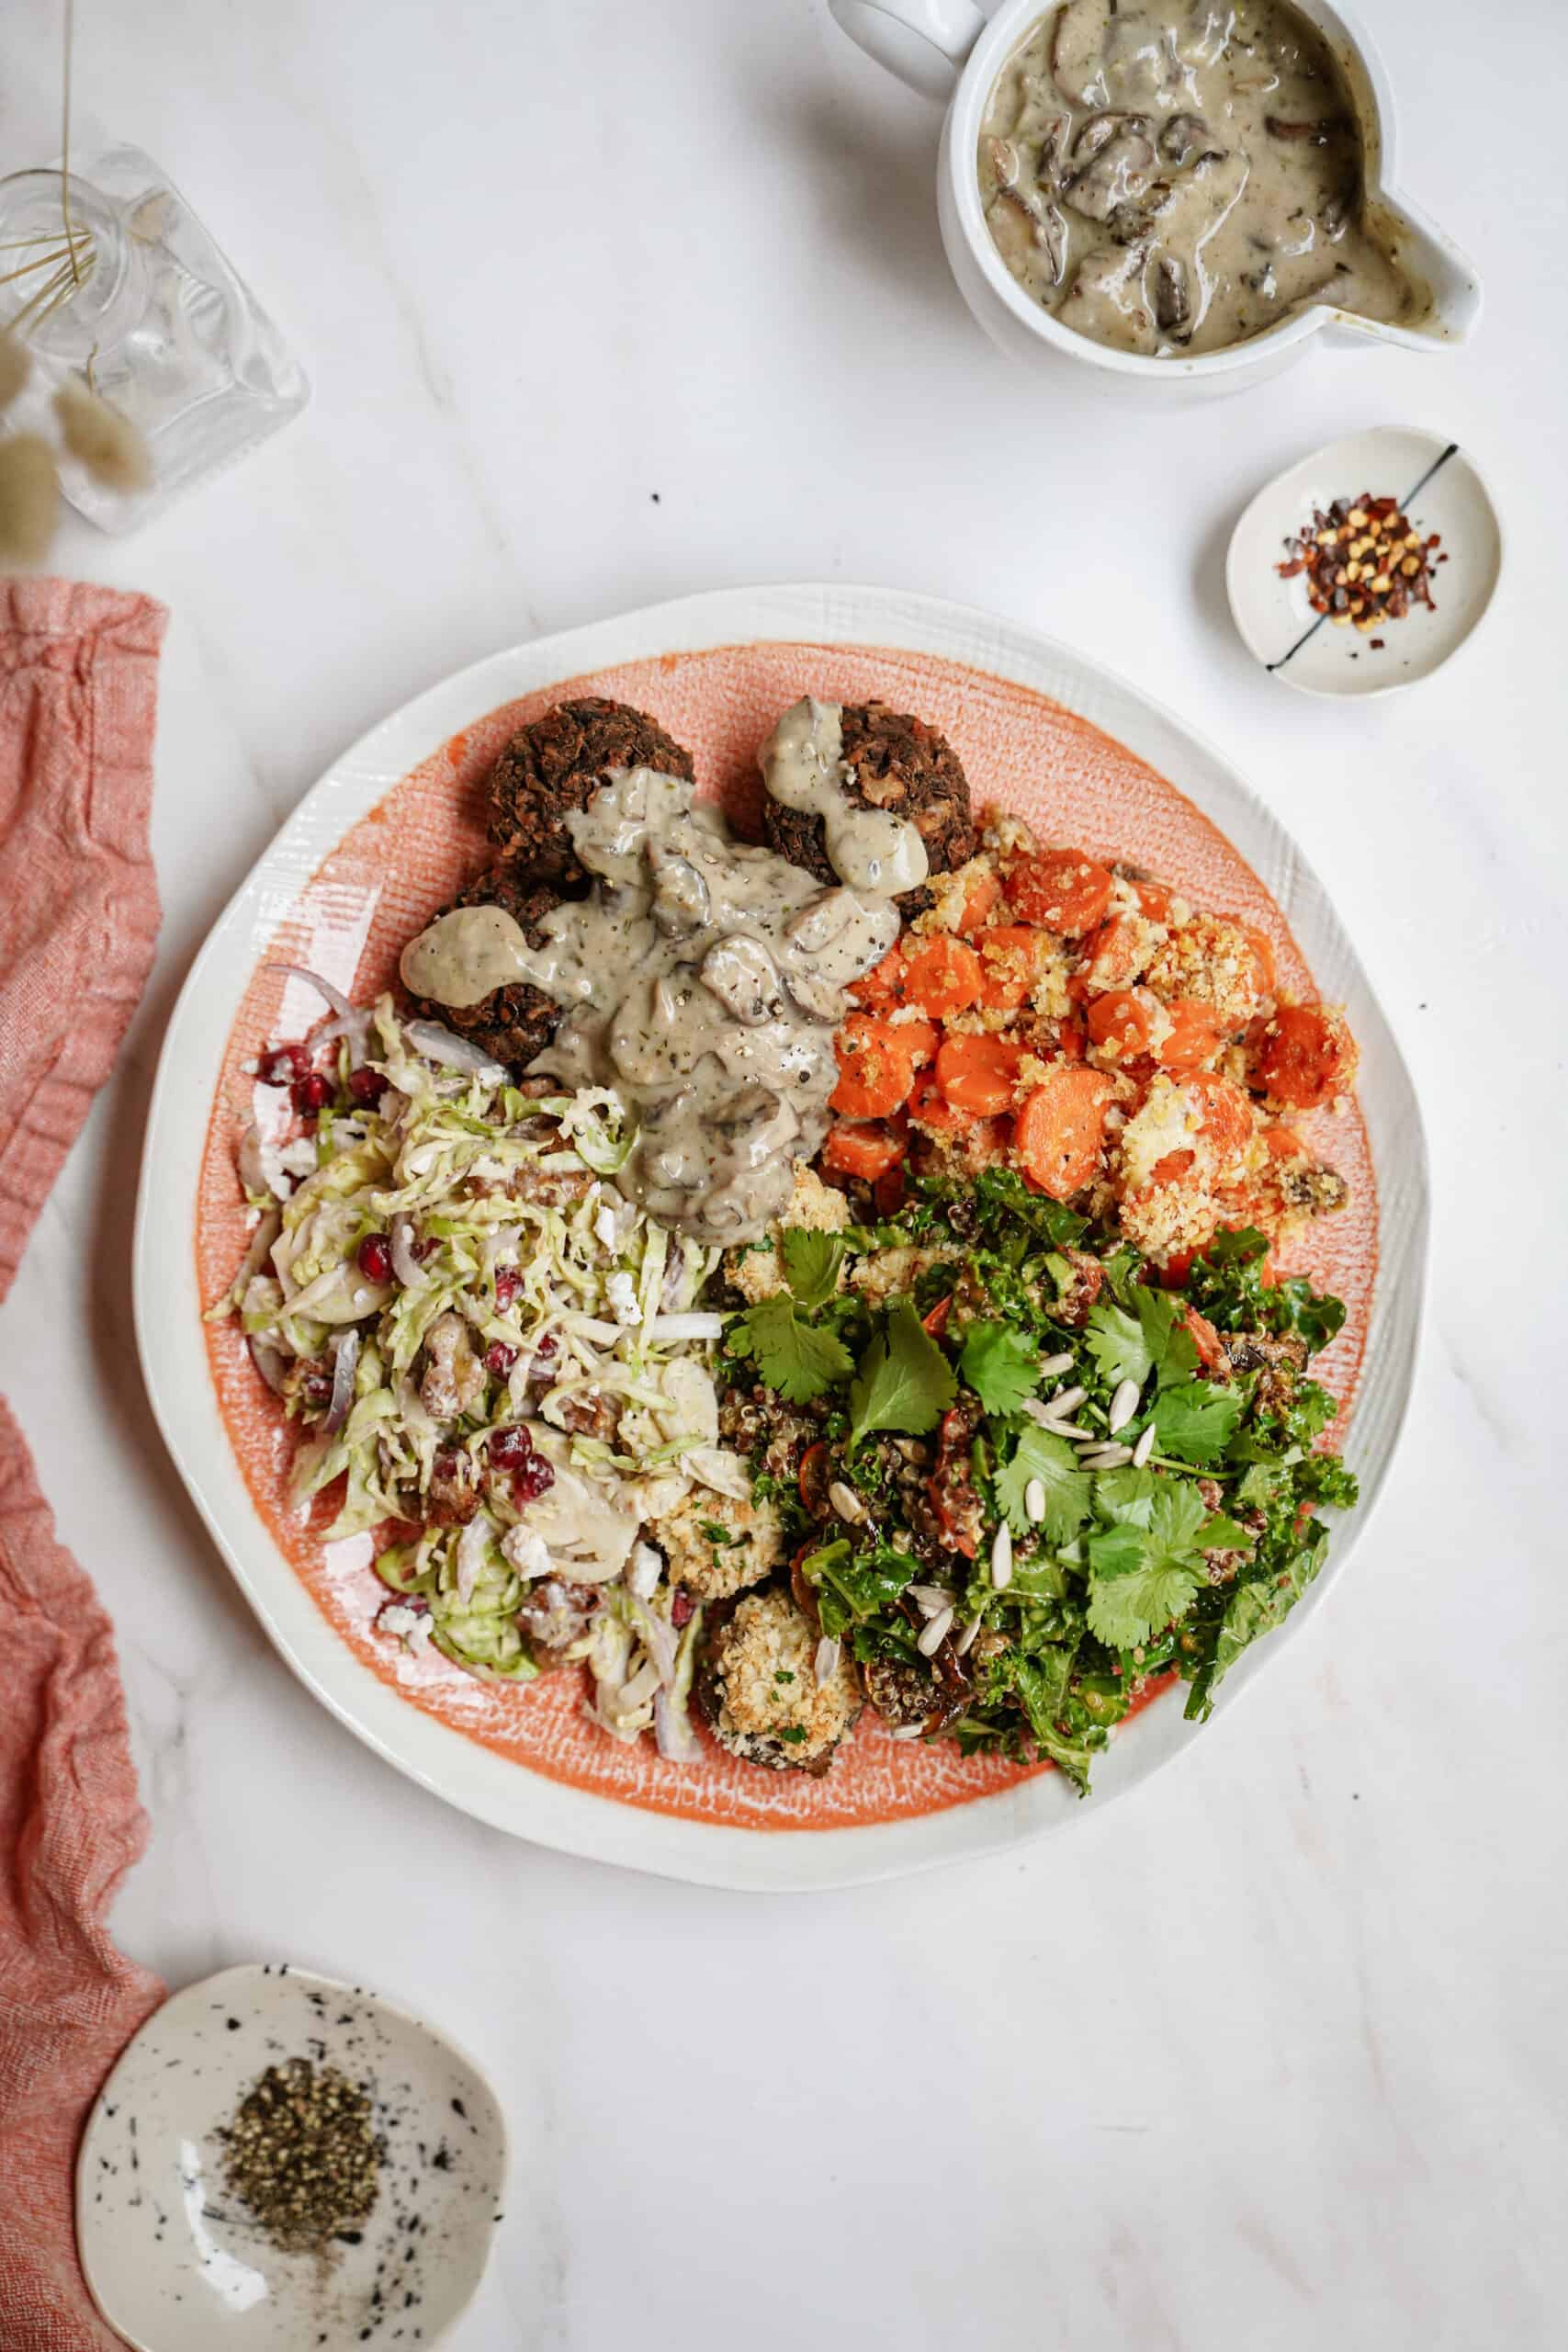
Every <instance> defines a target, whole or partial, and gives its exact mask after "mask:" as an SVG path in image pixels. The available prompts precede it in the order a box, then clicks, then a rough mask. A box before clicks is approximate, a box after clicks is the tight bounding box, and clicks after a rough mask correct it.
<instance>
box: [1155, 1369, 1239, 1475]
mask: <svg viewBox="0 0 1568 2352" xmlns="http://www.w3.org/2000/svg"><path fill="white" fill-rule="evenodd" d="M1243 1402H1244V1400H1243V1398H1242V1397H1238V1396H1237V1395H1236V1393H1235V1389H1234V1388H1222V1387H1220V1386H1219V1385H1218V1384H1217V1383H1216V1382H1214V1381H1212V1380H1190V1381H1189V1382H1188V1383H1187V1385H1185V1386H1184V1387H1181V1388H1162V1389H1161V1390H1160V1393H1159V1395H1158V1397H1156V1400H1155V1411H1154V1422H1155V1442H1156V1444H1157V1446H1158V1447H1159V1450H1160V1452H1161V1453H1173V1454H1175V1455H1176V1456H1177V1457H1178V1458H1179V1460H1180V1461H1182V1462H1198V1463H1205V1462H1213V1461H1216V1460H1217V1459H1218V1457H1219V1456H1220V1455H1221V1454H1222V1453H1224V1450H1225V1447H1226V1445H1227V1444H1228V1443H1229V1442H1230V1440H1231V1439H1232V1438H1233V1437H1234V1436H1235V1427H1236V1423H1237V1422H1238V1421H1239V1420H1240V1419H1241V1414H1242V1405H1243Z"/></svg>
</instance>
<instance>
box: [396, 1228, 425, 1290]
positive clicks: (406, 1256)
mask: <svg viewBox="0 0 1568 2352" xmlns="http://www.w3.org/2000/svg"><path fill="white" fill-rule="evenodd" d="M389 1239H390V1241H391V1244H392V1272H393V1273H394V1274H396V1276H397V1278H398V1280H399V1282H400V1283H401V1284H402V1286H403V1288H404V1289H405V1290H423V1288H424V1286H425V1283H427V1282H428V1281H429V1280H430V1276H429V1275H428V1274H427V1273H426V1272H425V1271H424V1268H423V1266H422V1265H421V1264H420V1262H419V1260H418V1259H417V1258H416V1257H415V1256H414V1254H413V1219H412V1216H395V1217H394V1218H393V1219H392V1224H391V1231H390V1234H389Z"/></svg>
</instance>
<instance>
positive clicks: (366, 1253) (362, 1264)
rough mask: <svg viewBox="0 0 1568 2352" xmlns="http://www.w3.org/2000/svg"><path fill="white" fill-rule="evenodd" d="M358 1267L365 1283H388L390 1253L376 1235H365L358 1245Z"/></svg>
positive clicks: (384, 1243)
mask: <svg viewBox="0 0 1568 2352" xmlns="http://www.w3.org/2000/svg"><path fill="white" fill-rule="evenodd" d="M358 1266H359V1271H360V1272H361V1273H362V1274H363V1275H364V1276H365V1279H366V1281H367V1282H371V1283H389V1282H390V1281H391V1279H392V1252H391V1250H390V1248H389V1245H388V1244H387V1243H386V1242H385V1241H384V1240H383V1239H382V1238H381V1236H380V1235H379V1234H378V1233H367V1235H366V1237H365V1238H364V1240H363V1241H362V1242H361V1243H360V1245H359V1251H358Z"/></svg>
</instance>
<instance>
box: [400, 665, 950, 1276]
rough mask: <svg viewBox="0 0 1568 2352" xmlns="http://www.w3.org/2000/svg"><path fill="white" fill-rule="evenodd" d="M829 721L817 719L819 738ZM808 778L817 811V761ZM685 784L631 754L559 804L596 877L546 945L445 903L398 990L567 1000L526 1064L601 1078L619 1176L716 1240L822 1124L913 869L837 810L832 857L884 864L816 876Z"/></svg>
mask: <svg viewBox="0 0 1568 2352" xmlns="http://www.w3.org/2000/svg"><path fill="white" fill-rule="evenodd" d="M796 707H797V708H799V707H800V706H796ZM816 708H818V710H821V711H824V712H826V711H828V710H829V709H830V706H828V705H818V706H816ZM793 716H794V714H793V713H791V714H786V717H789V718H793ZM803 731H804V732H805V733H807V734H809V733H810V731H811V728H810V722H809V721H807V722H805V723H804V729H803ZM831 735H832V729H831V727H826V726H825V730H824V734H823V741H824V742H827V741H831ZM813 756H814V755H813ZM804 758H805V754H803V759H804ZM802 774H803V775H804V774H805V768H804V767H803V769H802ZM801 788H802V789H805V788H806V786H805V785H804V784H803V785H802V786H801ZM819 788H820V793H821V806H822V807H823V809H824V810H826V809H827V808H828V803H829V797H830V796H831V795H832V794H833V792H834V791H835V790H836V785H835V779H834V776H833V774H832V770H831V767H830V766H829V767H826V768H824V769H823V770H822V771H821V775H820V780H819ZM812 789H813V790H817V789H818V786H812ZM693 790H694V787H693V786H691V785H689V784H684V783H682V782H681V781H680V780H679V779H678V778H677V777H674V776H667V775H658V774H657V773H656V772H655V771H654V770H652V769H650V768H634V769H632V770H629V771H627V772H625V773H623V774H620V775H615V776H613V777H612V778H611V780H610V782H609V783H608V784H606V785H604V786H601V787H600V789H599V791H598V792H596V793H595V794H594V796H593V798H592V801H591V802H590V804H589V806H588V807H587V809H583V810H581V811H580V812H576V811H574V812H573V813H572V814H570V816H569V817H568V818H567V820H566V821H567V825H568V828H569V829H570V833H571V839H572V843H573V846H574V847H575V849H576V851H577V854H578V857H579V859H580V860H581V863H582V865H584V866H585V867H586V868H587V870H588V871H589V873H590V874H592V876H594V877H595V879H594V881H593V884H592V889H591V891H590V894H589V896H588V897H587V898H586V899H577V900H572V901H569V902H568V903H566V904H564V905H562V906H559V907H558V908H556V909H555V910H553V911H552V912H551V913H550V914H548V915H547V916H546V917H545V918H544V921H543V922H542V924H541V925H540V926H539V928H540V931H541V932H542V934H543V942H544V944H543V945H542V946H540V947H537V948H534V947H530V945H529V944H528V942H527V940H526V939H525V936H524V934H523V932H522V930H521V928H520V927H519V925H518V924H517V923H516V922H514V921H513V918H512V917H511V916H510V915H509V914H507V913H506V912H505V911H504V910H502V908H500V907H468V908H460V909H458V910H456V911H454V912H453V913H450V914H446V915H441V916H439V917H437V919H436V921H435V922H433V923H431V924H430V925H429V926H428V928H427V929H426V930H424V931H423V932H422V933H420V934H419V936H418V938H416V939H413V940H411V941H410V943H409V944H408V946H407V947H406V948H405V949H404V951H403V956H402V962H401V967H400V969H401V973H402V978H403V984H404V986H405V987H406V988H408V989H411V990H412V992H413V993H415V994H416V995H420V996H423V997H428V998H430V999H432V1000H434V1001H436V1002H439V1003H444V1004H459V1005H460V1004H474V1003H477V1002H478V1001H479V998H480V997H481V996H486V995H488V994H489V993H490V991H491V989H493V988H500V987H502V986H503V985H505V984H506V983H508V982H512V981H519V980H521V981H525V982H527V983H528V984H529V985H530V986H532V987H534V988H536V989H542V990H543V991H544V992H545V994H546V995H547V996H552V997H554V998H555V999H556V1001H557V1002H558V1003H560V1004H563V1005H565V1006H566V1007H567V1008H568V1010H567V1012H566V1015H565V1018H564V1019H563V1020H562V1022H561V1024H560V1027H559V1028H558V1030H557V1032H556V1035H555V1037H554V1040H553V1041H552V1043H551V1044H550V1045H549V1046H547V1048H546V1050H545V1051H544V1052H543V1053H542V1054H539V1055H538V1056H536V1058H535V1059H534V1061H533V1062H532V1063H531V1064H530V1065H529V1068H530V1069H531V1070H533V1071H536V1072H541V1073H543V1074H545V1075H547V1076H548V1077H552V1078H558V1079H560V1080H563V1081H564V1082H565V1083H566V1084H567V1085H569V1086H573V1087H578V1086H611V1087H614V1088H615V1091H616V1092H617V1094H618V1095H619V1096H620V1097H621V1100H622V1101H623V1102H624V1103H626V1107H627V1109H628V1110H629V1111H630V1112H631V1114H632V1115H633V1117H634V1119H635V1120H636V1123H637V1139H636V1141H635V1143H634V1144H633V1146H632V1149H631V1152H630V1155H629V1157H628V1158H627V1159H626V1164H625V1166H624V1167H623V1168H622V1169H621V1170H620V1172H619V1174H618V1176H617V1177H616V1180H615V1181H616V1182H617V1183H618V1184H619V1186H620V1188H621V1190H622V1191H623V1192H624V1193H626V1194H627V1196H628V1197H629V1198H630V1199H632V1200H635V1201H638V1202H640V1203H641V1204H642V1205H643V1206H644V1207H645V1208H646V1209H647V1210H648V1212H649V1215H650V1216H655V1217H657V1218H659V1219H660V1222H661V1223H663V1224H665V1225H668V1226H671V1227H674V1228H675V1229H676V1230H678V1231H682V1232H685V1233H690V1234H692V1235H694V1236H695V1237H696V1238H699V1239H701V1240H705V1241H708V1242H715V1243H729V1242H735V1241H742V1240H748V1239H751V1238H755V1237H756V1236H757V1235H758V1234H760V1233H761V1230H762V1228H763V1227H764V1226H765V1225H766V1224H767V1222H768V1220H769V1218H770V1217H773V1216H778V1215H779V1213H780V1212H781V1211H782V1210H783V1209H784V1206H785V1204H786V1203H787V1202H788V1199H789V1195H790V1190H791V1184H792V1179H793V1169H794V1163H795V1160H797V1159H810V1158H811V1156H812V1155H813V1153H814V1152H815V1151H816V1150H817V1148H818V1145H819V1144H820V1143H821V1141H822V1138H823V1136H825V1135H826V1133H827V1130H828V1125H829V1110H828V1098H829V1095H830V1094H831V1092H832V1091H833V1088H834V1086H835V1085H836V1084H837V1082H838V1063H837V1060H836V1058H835V1056H834V1052H833V1032H834V1030H835V1029H836V1028H837V1026H838V1024H839V1023H840V1021H841V1020H842V1018H843V1016H844V1012H845V1011H846V1009H847V1008H846V1003H845V999H844V993H843V991H844V989H845V987H846V986H847V985H848V983H849V982H850V981H851V980H853V979H856V978H859V976H860V975H861V973H863V972H865V971H869V970H870V968H871V967H872V965H874V963H876V962H877V961H878V960H879V958H880V957H882V956H885V955H886V952H887V950H888V948H889V947H891V946H892V944H893V943H894V941H895V940H896V939H897V935H898V928H899V922H898V910H897V908H896V907H895V906H894V905H893V903H892V899H891V897H890V896H889V895H887V891H888V890H890V889H891V888H900V889H902V888H908V884H907V883H905V882H904V881H903V880H902V878H900V877H901V876H903V875H904V874H905V873H907V872H911V871H913V866H912V864H911V861H910V858H909V855H908V848H907V845H906V844H904V843H903V842H900V841H898V840H897V839H896V838H895V837H894V835H892V834H891V833H889V832H887V831H884V830H881V829H879V830H877V831H875V833H874V835H872V834H868V833H866V832H864V831H862V830H860V829H859V828H857V827H854V826H849V827H847V828H845V829H842V831H843V834H844V838H845V839H846V840H847V841H848V842H849V844H850V846H849V847H848V848H847V849H846V851H845V864H846V865H852V867H853V868H854V869H855V870H856V871H869V870H870V868H871V866H872V865H874V864H877V863H878V862H879V861H880V864H881V866H882V867H885V868H886V871H887V873H888V875H889V877H890V878H889V881H888V883H887V884H886V886H885V888H882V889H873V888H868V887H865V886H862V887H858V888H851V887H850V886H849V885H848V884H847V883H845V884H840V886H838V887H831V886H828V887H825V886H824V885H823V884H822V883H821V882H820V881H818V879H817V877H816V876H814V875H810V874H807V873H803V872H802V870H801V869H800V868H799V867H798V866H795V865H790V863H789V862H788V860H787V859H785V858H783V857H780V856H778V855H777V854H775V853H774V852H773V850H770V849H753V848H750V847H749V846H748V845H747V844H746V843H744V842H737V841H735V840H733V839H732V838H731V836H730V832H729V829H728V825H727V824H726V822H725V820H724V818H723V817H722V815H721V814H720V813H719V811H718V810H717V809H711V808H702V809H696V808H694V807H693V806H692V795H693ZM791 805H792V806H798V805H800V804H799V803H795V802H792V803H791ZM811 805H813V806H816V805H818V803H817V802H815V801H814V802H813V803H812V804H811ZM885 821H886V824H890V825H894V826H898V827H900V828H902V830H903V831H908V832H912V831H913V830H914V829H913V827H911V826H908V825H906V824H905V822H904V820H902V819H890V820H885ZM834 830H835V831H840V829H839V828H838V827H836V826H835V828H834ZM915 845H916V848H917V849H919V850H920V856H919V868H920V873H921V875H922V876H923V873H924V864H925V861H924V851H923V849H922V848H920V844H919V838H918V836H917V837H916V844H915Z"/></svg>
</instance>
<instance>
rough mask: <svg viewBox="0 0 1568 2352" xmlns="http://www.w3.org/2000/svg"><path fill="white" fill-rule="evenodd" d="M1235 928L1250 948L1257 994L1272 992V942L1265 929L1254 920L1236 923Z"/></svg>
mask: <svg viewBox="0 0 1568 2352" xmlns="http://www.w3.org/2000/svg"><path fill="white" fill-rule="evenodd" d="M1236 927H1237V929H1238V930H1239V931H1240V933H1241V934H1242V936H1243V938H1244V939H1245V940H1246V942H1247V945H1248V946H1249V947H1250V948H1251V950H1252V968H1253V971H1254V972H1255V973H1256V975H1257V978H1258V995H1259V996H1272V995H1273V993H1274V943H1273V941H1272V940H1271V939H1270V938H1269V933H1267V932H1266V931H1259V930H1258V925H1257V924H1256V923H1255V922H1244V923H1238V924H1237V926H1236Z"/></svg>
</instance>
